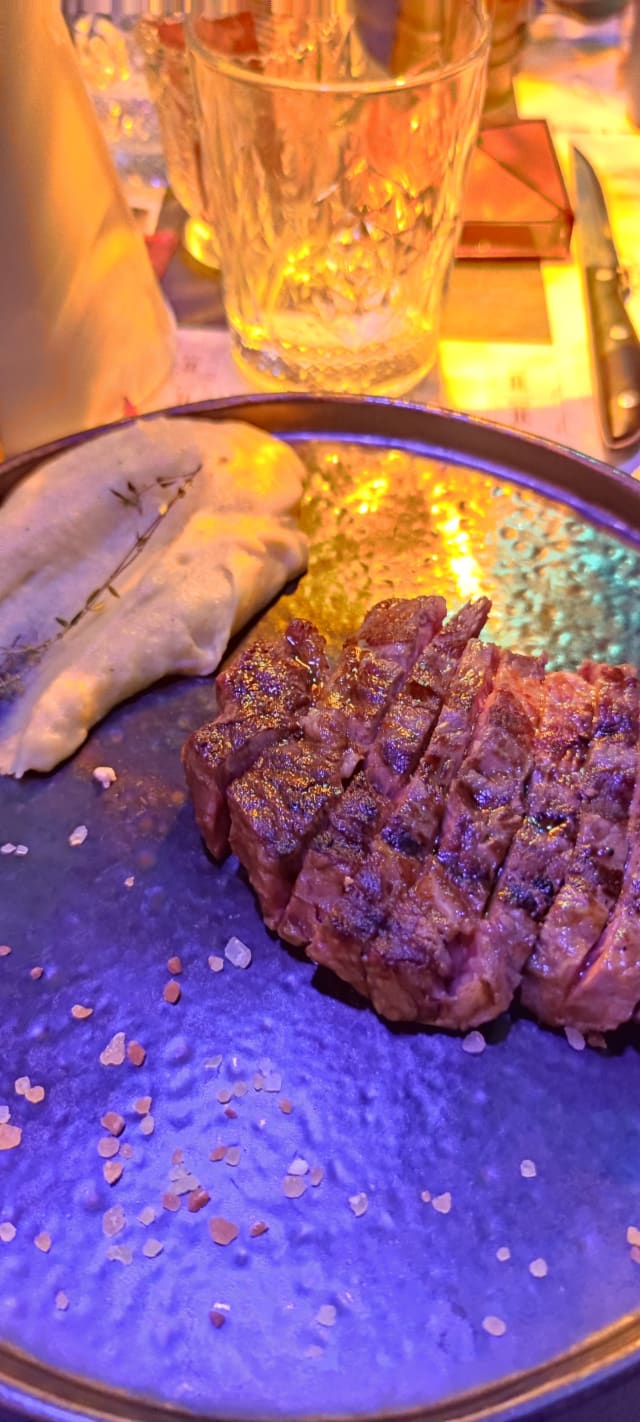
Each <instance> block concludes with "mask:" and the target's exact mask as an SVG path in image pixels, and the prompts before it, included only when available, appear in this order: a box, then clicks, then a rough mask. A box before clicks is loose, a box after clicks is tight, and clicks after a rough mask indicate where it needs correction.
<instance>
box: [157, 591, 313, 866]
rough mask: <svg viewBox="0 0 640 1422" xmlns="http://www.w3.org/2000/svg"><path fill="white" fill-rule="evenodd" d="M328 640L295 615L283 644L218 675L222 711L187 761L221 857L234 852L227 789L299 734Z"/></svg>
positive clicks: (260, 649)
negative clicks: (276, 747) (272, 749)
mask: <svg viewBox="0 0 640 1422" xmlns="http://www.w3.org/2000/svg"><path fill="white" fill-rule="evenodd" d="M324 647H325V641H324V637H321V635H320V633H319V632H318V631H317V629H316V628H315V627H314V626H313V625H312V623H310V622H304V621H302V620H301V619H300V618H294V620H293V621H292V622H290V623H289V626H288V627H287V628H286V631H285V632H284V633H283V635H282V637H280V638H279V639H278V641H276V642H270V643H266V642H261V641H258V642H253V643H252V644H251V646H249V647H247V648H245V650H244V651H243V652H241V653H240V656H239V657H237V658H236V660H235V661H234V662H232V664H231V665H230V666H229V667H227V668H225V670H224V671H222V672H220V673H219V674H218V676H217V678H216V693H217V701H218V716H217V717H216V719H215V721H211V722H209V723H208V725H204V726H201V727H200V729H199V730H197V731H194V733H193V735H191V736H189V739H188V740H187V741H186V742H185V745H184V746H183V749H182V764H183V766H184V772H185V776H186V780H187V785H188V787H189V791H190V794H191V798H192V800H193V806H194V811H195V817H196V821H197V824H198V828H199V829H200V832H201V834H202V837H203V839H204V842H205V844H206V846H207V849H208V850H209V852H210V853H211V854H212V855H213V857H214V859H223V858H224V856H225V854H227V853H228V850H229V811H228V808H227V800H226V793H227V790H228V787H229V786H230V785H231V783H232V782H233V781H234V780H235V779H236V777H237V776H239V775H244V773H245V771H247V770H249V769H250V767H251V766H252V765H253V764H254V763H255V761H256V760H257V759H258V757H259V756H260V755H262V753H263V751H265V750H266V749H267V747H269V746H272V745H275V744H276V742H277V741H280V740H283V739H284V738H285V737H286V736H291V735H295V734H300V732H299V717H300V715H301V714H302V713H303V712H304V711H306V710H307V709H308V707H309V705H310V703H311V700H312V697H313V696H314V694H315V692H316V689H317V686H318V684H319V683H320V682H321V679H322V677H323V676H324V675H325V673H326V671H327V668H328V662H327V659H326V656H325V652H324Z"/></svg>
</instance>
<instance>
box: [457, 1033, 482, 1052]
mask: <svg viewBox="0 0 640 1422" xmlns="http://www.w3.org/2000/svg"><path fill="white" fill-rule="evenodd" d="M486 1045H487V1044H486V1042H485V1039H484V1037H483V1035H482V1032H467V1035H466V1037H463V1039H462V1050H463V1052H467V1053H468V1055H469V1056H470V1057H479V1056H480V1054H481V1053H482V1052H483V1051H484V1049H485V1047H486Z"/></svg>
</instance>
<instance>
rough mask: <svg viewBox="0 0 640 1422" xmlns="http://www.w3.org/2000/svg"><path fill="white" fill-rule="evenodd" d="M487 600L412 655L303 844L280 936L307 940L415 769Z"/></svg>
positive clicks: (482, 618)
mask: <svg viewBox="0 0 640 1422" xmlns="http://www.w3.org/2000/svg"><path fill="white" fill-rule="evenodd" d="M489 607H490V604H489V602H488V600H487V599H486V598H482V599H481V600H480V601H479V602H477V603H473V604H471V605H469V606H466V607H463V608H462V609H461V610H460V611H459V612H458V613H456V615H455V616H454V617H452V618H450V619H449V621H448V622H446V623H445V624H444V626H443V628H442V630H441V631H440V632H439V633H438V634H437V636H435V637H434V639H433V641H432V642H431V643H430V645H429V646H428V647H427V648H426V650H425V651H424V652H423V653H422V655H421V656H420V657H419V658H418V661H417V662H416V663H415V665H414V667H413V669H412V671H411V672H410V673H409V676H408V679H407V681H406V683H405V685H404V687H403V689H402V690H401V691H400V692H399V694H398V696H396V697H395V699H394V700H393V701H392V703H391V706H390V707H389V709H388V711H387V712H386V714H385V715H384V717H383V719H382V722H381V725H380V729H379V731H378V734H377V736H376V739H375V741H374V743H373V745H372V747H371V749H370V751H369V753H368V755H367V757H366V762H365V766H364V769H363V770H361V771H359V772H358V774H357V775H356V776H354V779H353V780H352V782H351V784H350V785H349V786H348V787H347V789H346V790H345V792H344V795H343V796H342V799H341V800H339V801H337V803H336V804H334V805H332V807H331V809H330V811H329V819H328V825H327V827H326V829H324V830H322V831H321V832H320V834H318V835H316V837H315V839H314V840H313V841H312V843H311V845H310V846H309V849H308V851H307V854H306V856H305V859H304V863H303V865H302V868H301V870H300V873H299V875H298V878H297V880H296V883H295V886H294V889H293V893H292V895H291V898H290V899H289V903H288V905H287V909H286V912H285V914H284V917H283V919H282V921H281V923H280V927H279V932H280V936H281V937H282V938H286V939H288V940H289V942H291V943H308V942H309V940H310V939H311V938H312V937H313V935H314V933H315V932H316V931H317V930H319V928H320V925H321V924H322V923H323V921H324V919H325V918H326V916H327V914H328V913H329V912H330V911H331V910H332V909H334V908H335V907H336V905H337V904H338V902H339V901H340V899H341V898H342V896H343V894H344V892H345V884H347V885H348V883H349V882H350V881H351V880H353V878H354V876H355V875H356V874H357V872H358V869H359V868H360V867H361V865H362V863H363V861H364V858H365V856H366V853H367V850H368V848H369V845H370V844H371V841H372V839H373V836H374V834H375V833H376V831H377V830H379V829H380V828H381V826H382V825H383V823H384V821H385V819H387V818H388V816H389V815H390V814H391V812H392V809H393V805H394V803H395V800H396V799H397V796H398V795H399V793H400V791H401V789H402V786H403V785H404V784H405V783H406V781H407V779H408V778H409V776H410V775H411V773H412V772H413V771H414V770H415V768H416V765H417V763H418V760H419V759H420V756H421V754H422V752H423V751H424V748H425V746H426V744H427V743H428V741H429V737H430V735H431V732H432V730H433V727H434V725H435V723H436V721H437V718H438V714H439V712H440V708H441V706H442V701H443V699H444V697H445V695H446V693H447V690H448V688H449V686H450V684H451V682H452V680H453V677H454V674H455V671H456V668H457V666H458V663H459V661H460V658H461V656H462V653H463V651H464V649H465V647H466V645H467V643H468V642H469V639H470V638H473V637H477V635H478V633H479V632H481V631H482V628H483V626H484V623H485V621H486V618H487V615H488V612H489Z"/></svg>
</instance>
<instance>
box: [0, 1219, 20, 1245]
mask: <svg viewBox="0 0 640 1422" xmlns="http://www.w3.org/2000/svg"><path fill="white" fill-rule="evenodd" d="M15 1237H16V1227H15V1225H14V1224H12V1223H11V1220H0V1240H2V1243H3V1244H11V1241H12V1239H15Z"/></svg>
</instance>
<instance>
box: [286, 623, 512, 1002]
mask: <svg viewBox="0 0 640 1422" xmlns="http://www.w3.org/2000/svg"><path fill="white" fill-rule="evenodd" d="M497 656H498V653H497V648H495V647H493V646H491V645H490V644H485V643H482V642H477V641H475V640H472V641H470V642H469V643H468V645H467V647H466V648H465V651H464V652H463V655H462V657H461V659H460V663H459V666H458V669H457V671H456V672H455V674H454V676H453V679H452V681H451V684H450V688H449V691H448V694H447V696H446V700H445V702H444V705H443V707H442V710H441V712H440V716H439V718H438V722H437V725H436V728H435V730H434V732H433V735H432V737H431V740H430V741H429V745H428V748H427V750H426V752H425V754H424V755H423V756H422V759H421V760H420V763H419V765H418V768H417V770H416V772H415V774H414V775H413V776H412V778H411V780H410V781H409V784H408V786H407V787H406V788H405V790H404V791H403V792H402V795H401V799H400V802H399V804H398V806H397V808H396V811H395V813H394V814H393V815H392V817H391V819H390V820H389V821H388V822H387V824H386V825H385V826H384V827H383V829H382V830H381V832H380V833H378V834H376V835H375V837H374V839H373V842H372V845H371V849H370V852H369V853H368V854H367V855H366V857H365V861H364V863H363V865H362V868H361V869H360V871H359V872H358V874H357V876H356V878H355V880H354V881H353V882H352V883H348V884H347V885H346V886H345V893H344V894H343V896H342V898H341V900H340V902H339V903H338V904H337V905H336V907H335V908H334V909H333V911H332V912H331V913H329V914H328V916H327V917H326V918H325V919H324V921H323V923H322V925H321V926H320V928H319V930H318V932H317V933H315V934H314V937H313V939H312V941H311V943H310V945H309V947H308V949H307V952H308V954H309V957H310V958H312V959H313V960H314V961H315V962H317V963H322V964H324V965H325V966H326V967H328V968H332V969H333V971H334V972H335V973H337V975H338V977H340V978H342V979H343V980H344V981H345V982H348V983H351V984H352V986H353V987H355V988H357V989H358V991H359V992H361V993H363V994H364V995H365V996H368V994H369V989H368V985H367V977H366V972H365V963H364V957H363V955H364V953H365V950H366V948H367V945H368V944H369V943H370V942H371V941H372V940H373V938H374V937H375V935H376V933H377V932H378V930H379V928H380V927H381V925H382V924H383V922H384V919H385V915H386V914H387V913H388V912H389V911H390V909H391V905H392V904H393V902H394V899H395V898H396V896H397V895H398V894H399V893H400V891H401V888H402V886H403V885H404V884H409V883H412V882H413V880H414V879H415V878H417V876H418V874H419V873H420V870H421V868H422V865H423V861H424V859H425V858H426V856H427V855H428V854H430V852H431V850H432V849H433V846H434V844H435V840H436V836H437V832H438V829H439V827H440V819H441V816H442V813H443V810H444V803H445V799H446V795H447V791H448V789H449V786H450V785H451V783H452V781H453V779H454V777H455V775H456V773H457V771H458V769H459V767H460V765H461V763H462V760H463V757H464V755H465V752H466V750H467V748H468V746H469V742H470V740H471V736H472V733H473V728H474V726H475V723H476V720H477V718H478V715H479V713H480V710H481V707H482V706H483V704H484V702H485V700H486V698H487V696H488V694H489V691H490V688H491V682H492V678H493V671H494V667H495V665H496V661H497Z"/></svg>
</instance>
